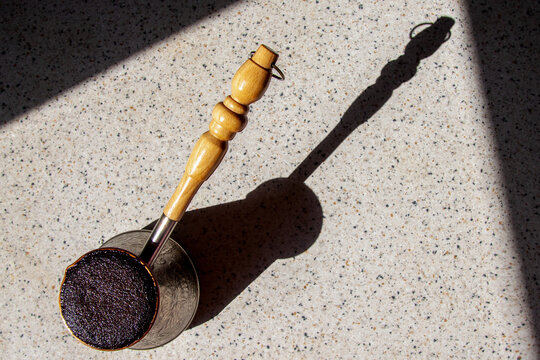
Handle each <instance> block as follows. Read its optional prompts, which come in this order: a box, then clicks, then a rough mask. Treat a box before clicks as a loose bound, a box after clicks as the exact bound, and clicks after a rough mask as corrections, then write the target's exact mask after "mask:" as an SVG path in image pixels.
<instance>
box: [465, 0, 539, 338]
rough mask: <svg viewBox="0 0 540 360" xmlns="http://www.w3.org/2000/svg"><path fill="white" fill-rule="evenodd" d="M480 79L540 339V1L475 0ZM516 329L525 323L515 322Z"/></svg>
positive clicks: (472, 15) (470, 5)
mask: <svg viewBox="0 0 540 360" xmlns="http://www.w3.org/2000/svg"><path fill="white" fill-rule="evenodd" d="M467 4H468V11H469V15H470V18H471V25H472V29H473V37H474V40H475V45H476V49H477V54H478V59H479V61H480V64H479V65H480V68H481V70H482V72H481V74H480V78H481V79H482V81H483V85H484V93H485V96H486V99H487V102H488V108H489V117H490V120H491V122H492V124H493V132H494V135H495V141H496V145H497V152H498V157H499V163H500V165H501V168H502V171H503V180H504V186H505V195H506V200H507V205H508V208H509V214H510V220H511V222H512V230H513V235H514V236H513V237H514V241H515V247H516V250H517V255H518V257H519V260H520V262H521V272H522V275H523V282H524V285H525V287H526V290H527V297H528V303H529V307H530V309H531V311H532V313H531V315H532V321H533V325H534V331H535V334H536V341H537V343H538V341H539V340H538V339H540V261H539V259H540V156H539V154H540V67H539V65H540V26H539V25H538V19H539V18H540V3H539V2H538V1H536V0H535V1H529V0H526V1H517V2H513V1H501V0H495V1H472V0H469V1H468V2H467ZM514 325H515V326H516V328H519V327H521V326H522V324H514Z"/></svg>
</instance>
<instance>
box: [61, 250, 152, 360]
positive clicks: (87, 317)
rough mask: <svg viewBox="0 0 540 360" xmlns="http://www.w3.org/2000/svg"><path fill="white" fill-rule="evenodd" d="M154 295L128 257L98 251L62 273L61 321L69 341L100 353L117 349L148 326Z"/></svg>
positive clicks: (149, 278) (148, 278) (135, 261)
mask: <svg viewBox="0 0 540 360" xmlns="http://www.w3.org/2000/svg"><path fill="white" fill-rule="evenodd" d="M157 306H158V290H157V286H156V284H155V282H154V279H153V277H152V275H151V274H150V273H149V272H148V271H147V269H146V267H145V266H144V265H143V264H142V263H141V262H140V261H139V260H138V259H137V258H135V257H133V256H131V255H130V254H129V253H127V252H124V251H122V250H118V249H97V250H94V251H92V252H90V253H88V254H86V255H85V256H83V257H82V258H81V259H80V260H79V261H78V262H76V263H75V264H74V265H72V266H71V267H69V268H68V269H67V270H66V274H65V278H64V282H63V283H62V288H61V290H60V308H61V311H62V316H63V318H64V320H65V322H66V325H67V326H68V327H69V329H70V330H71V332H72V333H73V335H75V336H76V337H77V338H79V339H80V340H82V341H83V342H85V343H86V344H88V345H90V346H92V347H95V348H98V349H104V350H114V349H121V348H124V347H126V346H129V345H131V344H132V343H134V342H135V341H137V340H138V339H140V338H141V337H142V336H143V335H144V334H145V333H146V331H147V330H148V329H149V328H150V326H151V325H152V321H153V319H154V315H155V313H156V311H157Z"/></svg>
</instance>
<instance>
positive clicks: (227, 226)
mask: <svg viewBox="0 0 540 360" xmlns="http://www.w3.org/2000/svg"><path fill="white" fill-rule="evenodd" d="M453 24H454V20H452V19H450V18H447V17H442V18H439V19H438V20H437V21H436V22H435V23H434V24H432V25H431V26H428V27H427V28H425V29H424V30H423V31H421V32H420V33H419V34H418V35H416V36H415V37H414V38H413V39H411V41H410V42H409V44H408V45H407V47H406V48H405V53H404V54H403V55H402V56H400V57H399V58H398V59H397V60H394V61H391V62H389V63H388V64H387V65H386V66H385V67H384V68H383V70H382V72H381V76H380V77H379V78H378V79H377V81H376V83H375V84H374V85H372V86H370V87H369V88H367V89H366V90H365V91H364V92H363V93H362V94H361V95H360V96H359V97H358V98H357V99H356V100H355V101H354V102H353V104H352V105H351V106H350V107H349V109H348V110H347V111H346V112H345V114H344V116H343V118H342V119H341V121H340V122H339V123H338V125H337V126H336V127H335V128H334V130H332V132H331V133H330V134H328V136H326V138H325V139H324V140H323V141H322V142H321V143H320V144H319V145H318V146H317V148H315V149H314V150H313V151H312V152H311V153H310V154H309V155H308V157H307V158H306V159H305V160H304V161H303V162H302V163H301V164H300V165H299V166H298V167H297V168H296V169H295V170H294V171H293V172H292V174H291V175H290V176H289V177H288V178H280V179H274V180H270V181H268V182H265V183H264V184H262V185H260V186H259V187H258V188H257V189H255V191H253V192H251V193H250V194H248V196H247V197H246V199H244V200H240V201H236V202H231V203H227V204H222V205H217V206H212V207H209V208H205V209H200V210H194V211H189V212H187V213H186V214H185V215H184V217H183V218H182V220H181V221H180V222H179V224H178V225H177V227H176V229H175V230H174V232H173V235H172V237H173V238H174V239H175V240H176V241H178V242H179V243H180V245H182V247H184V249H185V250H186V251H187V252H188V253H189V254H190V256H191V257H192V258H193V261H194V263H195V267H196V268H197V272H198V274H199V279H200V284H201V297H200V305H199V309H198V311H197V314H196V315H195V319H194V321H193V323H192V324H191V327H195V326H198V325H200V324H202V323H204V322H206V321H208V320H210V319H212V318H213V317H214V316H216V315H217V314H219V313H220V312H221V311H222V310H223V309H224V308H225V307H226V306H227V305H228V304H229V303H230V302H231V301H233V300H234V299H235V298H236V297H237V296H238V295H239V294H240V293H241V292H242V291H244V289H246V288H247V287H248V286H249V284H251V282H253V281H254V280H255V279H256V278H257V277H258V276H259V275H260V274H261V273H262V272H263V271H265V270H266V269H267V268H268V267H269V266H270V265H271V264H272V263H273V262H274V261H276V260H277V259H283V258H288V257H292V256H296V255H298V254H300V253H302V252H304V251H305V250H307V249H308V248H309V247H310V246H311V245H312V244H313V243H314V242H315V241H316V240H317V237H318V235H319V233H320V230H321V227H322V220H323V213H322V208H321V205H320V203H319V200H318V199H317V196H316V195H315V194H314V193H313V191H312V190H311V189H310V188H309V187H307V186H306V185H305V184H304V182H305V180H306V179H307V178H308V177H309V176H310V175H311V174H312V173H313V172H314V171H315V170H316V169H317V167H318V166H319V165H320V164H321V163H322V162H324V161H325V160H326V159H327V158H328V157H329V156H330V155H331V154H332V152H333V151H334V150H335V149H336V148H337V147H338V146H339V145H340V144H341V143H342V142H343V140H345V139H346V138H347V136H348V135H349V134H351V133H352V132H353V131H354V130H355V129H356V128H357V127H358V126H360V125H361V124H363V123H364V122H366V121H367V120H369V119H370V118H371V116H373V115H374V114H375V113H376V112H377V111H378V110H379V109H380V108H381V107H382V106H383V105H384V104H385V103H386V101H387V100H388V99H389V98H390V96H391V95H392V92H393V91H394V90H395V89H397V88H398V87H399V86H400V85H401V84H403V83H404V82H406V81H408V80H410V79H411V78H412V77H413V76H414V74H415V73H416V69H417V67H418V65H419V64H420V61H421V60H422V59H425V58H426V57H428V56H430V55H432V54H433V53H434V52H435V51H436V50H437V49H438V48H439V47H440V46H441V45H442V44H443V43H444V41H445V40H446V39H448V36H449V31H450V28H451V27H452V26H453ZM154 224H155V222H153V223H152V224H150V225H148V226H147V227H146V228H147V229H152V228H153V226H154ZM276 284H277V281H276Z"/></svg>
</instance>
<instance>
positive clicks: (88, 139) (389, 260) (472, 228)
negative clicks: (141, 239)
mask: <svg viewBox="0 0 540 360" xmlns="http://www.w3.org/2000/svg"><path fill="white" fill-rule="evenodd" d="M129 5H130V4H126V7H127V8H129V9H130V11H127V10H126V9H125V7H118V8H117V7H116V6H112V7H111V6H103V8H101V10H100V8H99V7H93V6H92V8H90V6H89V5H85V6H81V7H80V8H77V9H74V8H75V5H73V7H74V8H71V7H67V8H66V7H65V6H64V7H61V6H60V5H58V6H60V8H59V7H54V6H52V5H51V6H47V7H46V8H43V9H42V10H39V11H37V10H35V9H34V8H33V7H31V6H30V7H26V8H25V7H23V6H17V5H16V4H14V5H12V6H11V5H0V9H2V7H5V8H6V9H8V10H9V11H7V10H6V11H3V12H2V14H4V15H1V16H2V17H9V21H7V20H6V21H3V22H2V25H1V26H2V30H3V31H2V32H0V34H1V35H0V40H1V43H2V44H0V57H1V59H2V61H1V65H0V66H1V67H0V69H1V71H2V74H3V76H2V79H0V90H1V92H0V96H1V99H2V101H1V102H0V106H1V107H0V111H1V122H2V125H0V155H1V162H0V224H2V225H3V227H4V228H5V232H4V235H3V237H2V241H1V245H0V246H1V247H0V260H1V262H2V264H3V266H4V273H5V278H4V281H3V282H2V291H1V292H0V304H1V305H2V309H3V311H2V312H1V314H0V350H1V351H2V354H3V355H2V358H6V359H10V358H13V359H23V358H57V359H62V358H65V359H97V358H101V357H103V356H104V354H103V353H100V352H98V351H96V350H92V349H90V348H87V347H85V346H84V345H82V344H81V343H80V342H78V341H77V340H76V339H75V338H73V337H72V336H71V335H70V334H69V331H68V330H67V328H66V327H65V326H64V324H63V322H62V318H61V317H60V314H59V307H58V291H59V286H60V282H61V279H62V275H63V271H64V269H65V268H66V266H67V265H69V264H70V263H72V262H73V261H74V260H76V259H77V258H78V257H79V256H80V255H81V254H84V253H85V252H87V251H90V250H92V249H94V248H98V247H99V246H100V245H101V244H102V243H103V242H104V241H106V240H107V239H109V238H110V237H112V236H114V235H115V234H118V233H121V232H124V231H127V230H133V229H141V228H144V227H145V226H147V225H148V224H150V223H152V222H153V221H154V220H156V219H157V218H159V216H160V215H161V211H162V209H163V206H164V205H165V203H166V201H167V199H168V198H169V196H170V195H171V194H172V192H173V190H174V188H175V186H176V184H177V182H178V180H179V178H180V176H181V173H182V171H183V168H184V166H185V164H186V161H187V158H188V156H189V154H190V152H191V149H192V147H193V145H194V143H195V141H196V139H197V138H198V137H199V136H200V134H201V133H203V132H204V131H206V130H207V127H208V123H209V122H210V119H211V118H210V114H211V110H212V107H213V106H214V104H215V103H217V102H219V101H221V100H222V99H223V98H224V97H225V96H227V95H228V94H229V93H230V81H231V79H232V76H233V75H234V72H235V71H236V69H237V68H238V66H239V65H241V64H242V63H243V62H244V61H245V59H246V58H247V57H249V54H250V52H251V51H252V50H256V48H257V47H258V45H259V44H262V43H264V44H266V45H268V46H269V47H271V48H272V49H274V50H275V51H277V52H278V53H279V54H280V58H279V61H278V65H279V67H280V68H281V69H282V70H283V71H284V73H285V76H286V80H285V81H282V82H280V81H275V82H272V83H271V85H270V87H269V89H268V91H267V92H266V95H265V97H264V98H263V99H261V100H260V101H259V102H258V103H256V104H254V105H253V107H252V108H251V111H250V113H249V124H248V126H247V128H246V129H245V130H244V131H243V132H242V133H240V134H238V135H237V136H236V137H235V139H234V140H233V141H232V142H231V144H230V149H229V152H228V153H227V155H226V157H225V159H224V161H223V163H222V165H221V167H220V168H219V169H218V170H217V171H216V173H215V174H214V175H213V177H212V178H211V179H210V180H209V181H208V183H207V184H205V185H204V186H203V187H202V188H201V190H200V191H199V193H198V194H197V195H196V197H195V198H194V200H193V203H192V205H191V207H190V209H191V210H190V211H188V212H187V213H186V218H185V219H184V220H185V222H184V223H181V224H180V228H179V229H180V231H181V232H180V233H179V234H177V235H175V239H178V241H179V242H180V243H181V244H182V246H183V247H184V248H185V249H186V250H187V251H188V253H189V254H190V257H191V258H192V259H193V260H194V263H195V267H196V268H197V269H198V271H199V277H200V279H201V306H200V308H199V313H198V314H197V315H196V316H195V320H194V323H193V325H192V326H191V328H189V329H188V330H187V331H186V332H184V333H183V334H182V335H180V336H179V337H178V338H177V339H175V340H174V341H172V342H170V343H169V344H167V345H165V346H163V347H160V348H157V349H154V350H150V351H146V352H140V351H130V350H123V351H122V352H121V353H119V354H117V355H119V356H121V357H122V358H126V359H148V358H149V357H150V356H151V357H152V358H154V359H162V358H175V359H176V358H179V359H183V358H186V359H211V358H217V359H229V358H230V359H232V358H239V359H240V358H246V359H250V358H266V359H303V358H306V359H334V358H346V359H350V358H387V359H396V358H429V359H432V358H450V357H456V358H462V359H499V358H510V359H516V358H522V359H534V358H536V355H537V354H538V347H537V339H536V332H537V331H536V330H535V329H537V327H538V326H539V325H538V323H536V324H535V319H538V305H537V303H538V301H537V300H538V291H537V290H538V284H537V282H538V280H537V276H538V268H537V265H536V264H535V261H534V260H535V258H536V254H538V244H537V241H538V222H539V215H538V199H539V194H538V191H539V190H538V189H539V186H538V178H539V177H538V165H537V161H536V160H537V159H538V151H537V150H538V145H537V144H538V136H539V135H538V134H539V133H540V132H539V131H537V130H538V125H534V124H532V125H531V122H530V121H528V119H533V120H534V121H536V120H537V119H538V107H539V105H538V104H539V102H538V85H537V84H535V83H534V82H533V81H532V80H530V79H535V78H536V79H537V78H538V73H537V70H536V67H533V66H531V64H534V61H535V60H534V59H533V57H534V56H536V58H537V57H538V52H536V51H531V50H529V49H535V47H536V49H538V44H539V42H538V41H536V40H537V39H538V33H537V32H536V33H535V32H534V31H533V29H534V26H532V25H531V24H533V23H531V22H528V21H529V20H527V19H537V18H538V16H537V15H538V11H537V9H535V8H533V7H532V5H530V6H529V8H527V5H523V8H521V7H518V8H517V10H516V11H515V12H512V11H510V8H507V7H505V6H502V5H501V6H499V4H498V3H497V2H495V3H493V4H491V7H489V6H488V5H485V4H482V3H476V2H471V3H469V2H466V1H429V2H428V1H425V2H421V1H373V2H372V1H369V2H367V1H366V2H361V3H359V2H355V1H351V2H346V1H333V2H323V1H319V2H318V3H316V2H300V1H289V2H284V3H283V2H277V1H265V2H257V1H250V2H219V3H215V4H208V3H201V4H200V5H197V3H196V2H194V3H193V4H188V5H184V7H181V6H179V5H175V4H166V5H167V6H163V7H162V6H158V5H155V4H154V5H143V4H139V3H137V4H131V6H129ZM516 6H517V5H516ZM486 7H487V8H486ZM488 8H490V9H491V10H489V9H488ZM37 9H40V8H39V7H38V8H37ZM5 14H8V15H5ZM114 14H118V17H116V16H115V15H114ZM86 15H87V16H86ZM443 17H446V18H450V19H451V20H452V21H450V20H443V22H442V23H441V22H438V23H437V20H438V19H441V18H443ZM489 19H491V20H489ZM504 20H507V21H504ZM433 23H435V24H438V27H435V28H433V27H434V26H435V25H434V24H433ZM179 24H180V25H179ZM509 24H510V25H516V26H518V30H516V28H513V27H511V26H510V25H509ZM417 25H420V26H418V27H417ZM519 26H521V27H519ZM415 27H416V28H415ZM430 27H431V30H429V29H430ZM414 28H415V29H414ZM40 29H41V30H40ZM413 29H414V31H413V32H412V33H411V30H413ZM424 31H431V33H428V35H429V36H426V33H425V32H424ZM486 31H487V32H486ZM516 31H518V32H517V33H519V34H523V39H524V40H523V41H521V42H519V41H517V40H516V39H517V35H515V34H517V33H516ZM536 31H538V30H537V29H536ZM422 34H423V35H422ZM411 37H412V38H411ZM493 39H495V40H493ZM535 39H536V40H535ZM514 40H516V41H514ZM497 43H499V44H501V47H500V49H499V50H497V48H496V46H494V44H497ZM516 43H517V44H521V45H518V47H517V48H515V49H513V48H510V49H509V48H508V46H509V45H512V44H514V45H515V44H516ZM53 45H54V46H53ZM513 53H515V54H517V55H516V56H515V58H512V56H510V55H512V54H513ZM491 59H494V60H493V61H491ZM516 69H518V70H516ZM499 70H501V72H499ZM514 71H517V72H514ZM4 74H5V75H4ZM499 75H500V76H499ZM513 80H515V81H520V82H519V83H516V84H514V85H512V86H513V87H512V86H511V85H509V84H511V82H512V81H513ZM501 89H504V91H503V90H501ZM507 89H510V90H507ZM512 89H513V90H512ZM523 89H528V91H523ZM501 94H502V95H507V96H506V97H504V96H502V95H501ZM531 94H532V95H531ZM535 94H536V95H535ZM510 95H512V96H510ZM535 96H536V97H535ZM535 99H536V101H534V100H535ZM508 109H511V111H509V110H508ZM511 114H514V115H512V116H510V115H511ZM515 114H519V116H516V115H515ZM535 117H536V118H535ZM520 119H521V120H522V121H523V122H522V123H519V121H518V120H520ZM505 121H510V122H511V123H513V124H514V123H515V124H516V126H518V127H517V128H516V127H509V126H508V125H507V123H506V122H505ZM516 129H517V130H516ZM512 151H514V152H513V153H512ZM524 168H527V169H528V170H527V171H525V170H524ZM516 192H517V194H518V195H515V194H516ZM535 209H536V210H535ZM520 231H522V232H520Z"/></svg>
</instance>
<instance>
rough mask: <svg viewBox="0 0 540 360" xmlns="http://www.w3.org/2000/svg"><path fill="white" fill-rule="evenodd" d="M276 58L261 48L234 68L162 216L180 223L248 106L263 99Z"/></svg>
mask: <svg viewBox="0 0 540 360" xmlns="http://www.w3.org/2000/svg"><path fill="white" fill-rule="evenodd" d="M277 58H278V55H277V54H276V53H275V52H274V51H272V50H271V49H269V48H268V47H266V46H264V45H261V46H260V47H259V49H257V51H256V52H255V54H253V56H252V57H251V59H248V60H247V61H246V62H245V63H244V64H243V65H242V66H241V67H240V69H238V71H237V72H236V74H235V75H234V78H233V80H232V94H231V95H230V96H227V98H226V99H225V100H224V101H223V102H220V103H219V104H217V105H216V106H215V107H214V110H213V111H212V122H211V123H210V130H209V131H207V132H205V133H204V134H202V136H201V137H200V139H199V141H197V143H196V144H195V148H194V149H193V151H192V153H191V155H190V156H189V159H188V163H187V165H186V171H185V173H184V175H183V176H182V179H181V180H180V183H179V184H178V186H177V187H176V190H175V191H174V194H173V196H172V197H171V199H170V200H169V202H168V203H167V205H166V206H165V209H164V211H163V214H164V215H165V216H166V217H168V218H169V219H171V220H173V221H178V220H180V218H181V217H182V215H183V214H184V212H185V211H186V209H187V207H188V205H189V203H190V202H191V199H192V198H193V196H194V195H195V193H196V192H197V190H198V189H199V187H200V186H201V185H202V183H203V182H204V181H205V180H206V179H208V177H210V175H212V173H213V172H214V170H215V169H216V168H217V166H218V165H219V163H220V162H221V160H222V159H223V156H225V152H226V151H227V148H228V142H229V140H231V139H232V138H233V137H234V135H235V134H236V133H237V132H239V131H242V130H243V129H244V128H245V126H246V124H247V118H246V114H247V112H248V105H249V104H251V103H253V102H255V101H257V100H259V99H260V98H261V97H262V96H263V94H264V92H265V90H266V88H267V87H268V83H269V82H270V78H271V77H272V67H273V65H274V64H275V62H276V61H277Z"/></svg>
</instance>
